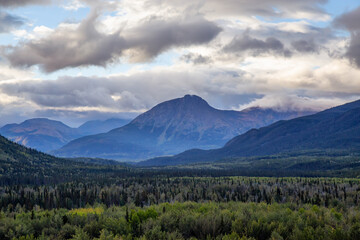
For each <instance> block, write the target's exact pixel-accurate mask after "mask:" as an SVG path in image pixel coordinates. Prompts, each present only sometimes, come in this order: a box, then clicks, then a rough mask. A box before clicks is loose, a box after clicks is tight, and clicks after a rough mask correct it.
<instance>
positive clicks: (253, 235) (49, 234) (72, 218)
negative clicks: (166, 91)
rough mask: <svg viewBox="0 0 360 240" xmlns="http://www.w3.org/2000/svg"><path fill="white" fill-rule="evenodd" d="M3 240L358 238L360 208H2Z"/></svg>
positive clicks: (0, 229)
mask: <svg viewBox="0 0 360 240" xmlns="http://www.w3.org/2000/svg"><path fill="white" fill-rule="evenodd" d="M0 217H1V222H0V238H1V239H79V240H80V239H81V240H85V239H106V240H112V239H153V240H162V239H164V240H165V239H223V240H232V239H234V240H235V239H261V240H262V239H263V240H267V239H317V240H320V239H339V240H347V239H349V240H350V239H359V238H360V211H359V209H358V208H357V207H349V208H348V207H337V208H331V209H330V208H325V207H322V206H320V207H319V206H317V205H309V204H305V205H297V204H291V203H287V204H272V205H267V204H266V203H264V202H262V203H242V202H228V203H212V202H208V203H193V202H186V203H174V204H168V203H164V204H160V205H154V206H151V207H144V208H138V207H134V206H129V207H119V206H112V207H109V208H107V207H105V206H103V205H98V206H94V207H87V208H80V209H74V210H66V209H57V210H32V211H28V212H24V211H23V210H22V209H21V208H19V209H17V210H16V211H5V212H1V216H0Z"/></svg>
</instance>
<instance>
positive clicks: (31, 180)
mask: <svg viewBox="0 0 360 240" xmlns="http://www.w3.org/2000/svg"><path fill="white" fill-rule="evenodd" d="M100 164H103V165H105V166H100ZM114 164H115V163H113V162H111V161H108V160H100V159H74V160H71V159H64V158H56V157H53V156H51V155H48V154H45V153H42V152H39V151H37V150H34V149H30V148H27V147H24V146H22V145H20V144H17V143H14V142H12V141H9V140H8V139H6V138H4V137H3V136H0V185H10V184H48V183H58V182H64V181H71V180H74V179H80V178H81V179H86V178H90V179H95V178H97V177H103V176H106V175H105V174H109V175H111V174H112V173H113V172H116V174H117V175H119V174H121V173H123V172H124V171H123V170H124V169H125V168H124V167H122V166H119V165H117V166H112V167H111V166H109V165H114Z"/></svg>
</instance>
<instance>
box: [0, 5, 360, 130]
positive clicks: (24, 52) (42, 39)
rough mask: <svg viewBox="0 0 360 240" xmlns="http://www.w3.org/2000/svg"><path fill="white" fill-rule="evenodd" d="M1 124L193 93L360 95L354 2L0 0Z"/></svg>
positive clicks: (309, 103)
mask: <svg viewBox="0 0 360 240" xmlns="http://www.w3.org/2000/svg"><path fill="white" fill-rule="evenodd" d="M0 7H1V10H0V20H1V22H0V36H1V37H0V71H1V74H0V96H1V98H0V99H1V100H0V114H1V115H2V119H1V121H0V125H5V124H7V123H13V122H22V121H24V120H26V119H30V118H35V117H44V118H50V119H55V120H59V121H62V122H64V123H66V124H68V125H70V126H76V125H79V124H81V123H83V122H86V121H88V120H96V119H107V118H114V117H118V118H134V117H135V116H137V115H139V114H141V113H143V112H145V111H147V110H149V109H150V108H151V107H153V106H155V105H156V104H158V103H161V102H163V101H166V100H169V99H174V98H176V97H179V96H184V95H185V94H195V95H198V96H200V97H201V98H203V99H205V100H206V101H207V102H208V103H209V104H210V105H211V106H213V107H214V108H217V109H227V110H242V109H245V108H248V107H253V106H259V107H265V108H277V109H282V110H294V111H320V110H324V109H326V108H329V107H334V106H337V105H341V104H343V103H346V102H350V101H354V100H357V99H360V85H359V84H358V80H357V79H359V78H360V54H359V50H358V47H359V45H358V43H359V41H360V38H359V36H360V34H358V33H359V31H360V25H359V24H358V22H359V21H357V20H358V19H359V17H358V16H359V15H360V4H359V2H358V1H356V0H346V1H341V2H339V1H336V0H330V1H327V0H316V1H300V0H296V1H291V2H287V1H285V2H284V1H280V0H271V1H263V0H257V1H252V2H248V1H244V0H242V1H240V2H238V1H232V0H227V2H226V3H223V4H222V5H221V4H220V5H219V4H218V3H217V1H206V2H203V1H200V0H196V1H195V2H194V1H191V2H190V1H185V2H184V1H181V2H180V1H172V2H166V1H163V0H158V1H147V0H144V1H138V2H136V3H134V2H133V1H129V0H123V1H101V0H66V1H61V0H54V1H46V0H27V1H19V0H13V1H2V2H0Z"/></svg>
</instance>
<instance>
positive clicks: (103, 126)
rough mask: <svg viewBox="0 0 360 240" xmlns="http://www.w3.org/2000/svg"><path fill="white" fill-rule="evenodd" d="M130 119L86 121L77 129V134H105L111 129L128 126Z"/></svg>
mask: <svg viewBox="0 0 360 240" xmlns="http://www.w3.org/2000/svg"><path fill="white" fill-rule="evenodd" d="M130 121H131V120H130V119H121V118H110V119H107V120H104V121H101V120H93V121H87V122H85V123H84V124H82V125H81V126H80V127H78V130H79V132H81V134H82V135H83V136H86V135H94V134H98V133H106V132H108V131H110V130H112V129H115V128H119V127H122V126H124V125H126V124H128V123H129V122H130Z"/></svg>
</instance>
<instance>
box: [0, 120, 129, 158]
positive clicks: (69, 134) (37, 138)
mask: <svg viewBox="0 0 360 240" xmlns="http://www.w3.org/2000/svg"><path fill="white" fill-rule="evenodd" d="M129 121H130V120H127V119H118V118H112V119H108V120H105V121H100V120H95V121H88V122H85V123H84V124H83V125H81V126H80V127H79V128H71V127H69V126H67V125H65V124H64V123H62V122H60V121H55V120H50V119H47V118H33V119H29V120H26V121H24V122H22V123H20V124H8V125H5V126H4V127H2V128H0V134H1V135H3V136H5V137H7V138H8V139H10V140H12V141H14V142H17V143H20V144H22V145H24V146H27V147H31V148H34V149H37V150H39V151H42V152H49V151H52V150H55V149H59V148H61V147H62V146H64V145H65V144H67V143H68V142H70V141H71V140H74V139H76V138H79V137H83V136H86V135H92V134H97V133H104V132H108V131H110V130H111V129H114V128H117V127H119V126H123V125H125V124H126V123H128V122H129Z"/></svg>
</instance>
